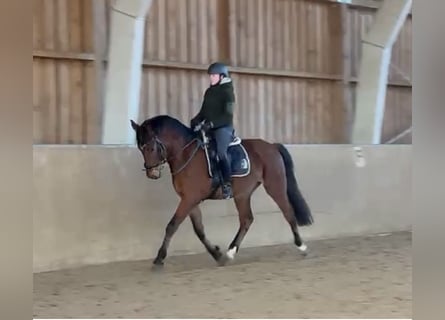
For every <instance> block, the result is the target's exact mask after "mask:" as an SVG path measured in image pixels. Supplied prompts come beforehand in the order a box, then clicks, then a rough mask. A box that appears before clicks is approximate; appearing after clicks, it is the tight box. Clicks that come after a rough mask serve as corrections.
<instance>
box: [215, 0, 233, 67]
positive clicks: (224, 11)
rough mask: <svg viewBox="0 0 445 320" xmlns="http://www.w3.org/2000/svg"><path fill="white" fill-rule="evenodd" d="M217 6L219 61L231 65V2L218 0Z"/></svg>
mask: <svg viewBox="0 0 445 320" xmlns="http://www.w3.org/2000/svg"><path fill="white" fill-rule="evenodd" d="M217 5H218V7H217V10H218V15H217V19H218V45H219V59H220V61H222V62H224V63H227V64H229V65H230V64H231V59H230V30H229V28H230V23H229V19H230V0H218V1H217Z"/></svg>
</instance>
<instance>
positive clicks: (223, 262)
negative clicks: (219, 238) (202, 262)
mask: <svg viewBox="0 0 445 320" xmlns="http://www.w3.org/2000/svg"><path fill="white" fill-rule="evenodd" d="M229 260H230V259H229V258H227V256H226V255H225V254H224V255H221V257H220V258H219V259H218V260H217V261H216V262H218V267H224V266H225V265H226V264H227V262H229Z"/></svg>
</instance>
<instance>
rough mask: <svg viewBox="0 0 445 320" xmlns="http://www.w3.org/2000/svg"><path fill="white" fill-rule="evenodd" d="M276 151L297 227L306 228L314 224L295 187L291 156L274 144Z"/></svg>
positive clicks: (301, 196) (283, 148) (280, 145)
mask: <svg viewBox="0 0 445 320" xmlns="http://www.w3.org/2000/svg"><path fill="white" fill-rule="evenodd" d="M276 145H277V147H278V151H279V152H280V154H281V157H282V158H283V161H284V167H285V168H286V182H287V197H288V198H289V202H290V204H291V205H292V208H293V209H294V214H295V218H296V219H297V224H298V225H299V226H308V225H311V224H312V223H313V222H314V219H313V217H312V214H311V210H310V209H309V206H308V205H307V203H306V200H305V199H304V198H303V195H302V194H301V192H300V189H299V188H298V185H297V180H296V179H295V175H294V163H293V161H292V156H291V155H290V153H289V151H288V150H287V149H286V147H285V146H284V145H282V144H281V143H277V144H276Z"/></svg>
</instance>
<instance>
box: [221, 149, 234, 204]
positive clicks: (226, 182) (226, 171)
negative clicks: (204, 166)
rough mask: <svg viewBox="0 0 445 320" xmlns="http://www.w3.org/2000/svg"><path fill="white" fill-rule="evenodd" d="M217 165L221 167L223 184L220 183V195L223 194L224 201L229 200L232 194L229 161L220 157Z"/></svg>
mask: <svg viewBox="0 0 445 320" xmlns="http://www.w3.org/2000/svg"><path fill="white" fill-rule="evenodd" d="M219 164H220V167H221V173H222V178H223V183H222V193H223V198H224V199H230V198H232V197H233V192H232V184H231V181H230V180H231V179H230V178H231V168H230V164H229V160H228V159H227V157H222V158H221V159H220V160H219Z"/></svg>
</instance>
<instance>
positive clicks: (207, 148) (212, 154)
mask: <svg viewBox="0 0 445 320" xmlns="http://www.w3.org/2000/svg"><path fill="white" fill-rule="evenodd" d="M199 131H200V140H201V142H202V146H203V149H204V152H205V155H206V162H207V171H208V174H209V177H210V178H212V185H214V187H216V186H219V185H220V183H221V182H222V175H221V171H220V169H219V165H218V159H217V151H216V142H215V139H213V137H212V136H211V135H210V134H209V130H208V128H205V127H201V128H200V129H199ZM227 156H228V158H229V163H230V166H231V172H232V174H231V177H232V178H236V177H245V176H247V175H249V174H250V159H249V155H248V154H247V151H246V149H245V148H244V146H243V144H242V139H241V138H240V137H238V136H237V135H236V134H235V132H233V134H232V142H231V143H230V144H229V147H228V149H227Z"/></svg>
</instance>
